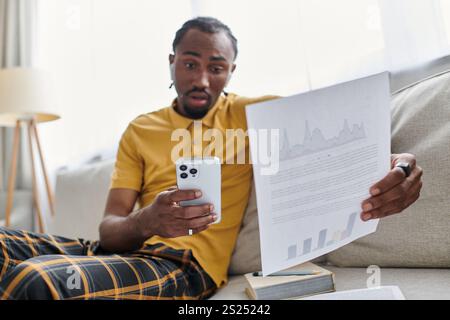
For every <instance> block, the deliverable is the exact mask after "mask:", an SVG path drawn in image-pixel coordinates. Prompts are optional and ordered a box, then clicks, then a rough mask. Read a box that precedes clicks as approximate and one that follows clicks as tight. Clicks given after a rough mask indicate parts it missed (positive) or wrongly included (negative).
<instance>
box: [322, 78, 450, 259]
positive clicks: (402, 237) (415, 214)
mask: <svg viewBox="0 0 450 320" xmlns="http://www.w3.org/2000/svg"><path fill="white" fill-rule="evenodd" d="M449 119H450V72H447V73H443V74H441V75H438V76H436V77H433V78H430V79H427V80H424V81H422V82H420V83H418V84H415V85H414V86H412V87H409V88H407V89H405V90H403V91H401V92H399V93H397V94H395V95H394V96H393V99H392V152H393V153H403V152H407V153H412V154H415V155H416V157H417V162H418V164H419V165H420V166H421V167H422V168H423V170H424V175H423V183H424V184H423V188H422V192H421V197H420V198H419V200H418V201H417V202H416V203H415V204H414V205H412V206H411V207H410V208H408V209H406V210H405V211H404V212H403V213H401V214H398V215H394V216H391V217H388V218H384V219H381V220H380V223H379V225H378V230H377V232H375V233H373V234H371V235H368V236H366V237H363V238H361V239H359V240H357V241H354V242H352V243H350V244H349V245H347V246H344V247H342V248H340V249H338V250H336V251H334V252H332V253H330V254H328V256H327V258H328V261H330V262H331V263H333V264H335V265H338V266H368V265H371V264H376V265H379V266H391V267H450V249H449V248H450V236H449V235H450V214H449V208H450V198H449V194H450V122H449Z"/></svg>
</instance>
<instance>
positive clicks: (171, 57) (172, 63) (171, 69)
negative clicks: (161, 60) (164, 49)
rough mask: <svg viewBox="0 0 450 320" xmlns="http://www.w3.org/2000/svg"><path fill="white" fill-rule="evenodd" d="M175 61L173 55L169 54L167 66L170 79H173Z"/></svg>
mask: <svg viewBox="0 0 450 320" xmlns="http://www.w3.org/2000/svg"><path fill="white" fill-rule="evenodd" d="M174 61H175V56H174V55H173V54H170V55H169V67H170V79H171V80H172V81H175V80H174V79H175V69H174V68H175V67H174V63H175V62H174Z"/></svg>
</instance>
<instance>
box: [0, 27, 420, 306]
mask: <svg viewBox="0 0 450 320" xmlns="http://www.w3.org/2000/svg"><path fill="white" fill-rule="evenodd" d="M173 50H174V53H173V54H171V55H170V56H169V62H170V66H171V73H172V80H173V82H174V85H175V88H176V91H177V98H176V99H175V100H174V101H173V103H172V105H171V106H170V107H167V108H164V109H161V110H159V111H156V112H152V113H149V114H146V115H142V116H140V117H138V118H136V119H135V120H134V121H132V122H131V123H130V125H129V126H128V128H127V129H126V131H125V132H124V134H123V136H122V139H121V142H120V147H119V151H118V154H117V161H116V165H115V169H114V173H113V176H112V183H111V189H110V192H109V196H108V200H107V204H106V209H105V217H104V219H103V221H102V223H101V225H100V242H99V243H97V242H95V243H90V242H87V241H84V240H70V239H65V238H61V237H52V236H49V235H37V234H33V233H28V232H19V231H12V230H7V229H3V228H2V229H0V232H1V233H0V244H1V249H0V296H1V298H3V299H24V298H31V299H62V298H72V299H95V298H106V299H172V298H176V299H203V298H207V297H209V296H211V295H212V294H213V293H214V291H215V290H216V289H217V288H218V287H220V286H222V285H224V284H225V283H226V281H227V270H228V265H229V262H230V258H231V254H232V251H233V248H234V244H235V240H236V238H237V235H238V232H239V227H240V223H241V221H242V217H243V213H244V211H245V207H246V204H247V201H248V197H249V191H250V187H251V179H252V167H251V165H250V164H229V163H228V162H227V163H225V162H224V164H223V165H222V221H221V222H220V223H219V224H211V223H213V222H214V220H215V219H216V217H215V215H214V208H213V207H211V206H210V205H208V204H206V205H201V206H193V207H185V208H183V207H180V206H179V205H178V202H179V201H182V200H191V199H194V198H197V197H199V196H201V190H187V191H186V190H185V191H181V190H177V189H176V187H173V185H175V184H176V176H175V165H174V163H173V159H171V151H172V150H173V148H174V147H175V146H176V143H177V142H176V141H172V139H171V137H172V133H173V132H174V130H177V129H186V130H188V131H189V132H192V130H193V127H194V124H193V122H194V120H201V126H202V128H204V129H207V128H215V129H218V130H220V132H224V131H225V130H226V129H243V130H246V129H247V124H246V119H245V112H244V110H245V106H246V105H248V104H251V103H255V102H259V101H264V100H267V99H272V98H274V97H262V98H257V99H248V98H243V97H239V96H237V95H234V94H222V93H223V92H224V91H223V90H224V88H225V86H226V84H227V82H228V80H229V79H230V76H231V75H232V74H233V72H234V71H235V69H236V65H235V63H234V61H235V59H236V56H237V53H238V50H237V41H236V39H235V37H234V36H233V35H232V33H231V31H230V29H229V28H228V27H227V26H225V25H223V24H222V23H221V22H219V21H218V20H216V19H212V18H197V19H193V20H190V21H188V22H186V23H185V24H184V25H183V27H182V28H181V29H180V30H179V31H178V32H177V34H176V37H175V40H174V42H173ZM201 143H202V144H203V143H204V142H201ZM194 144H195V143H194ZM202 146H203V145H202ZM193 147H194V149H195V145H194V146H193ZM246 150H247V151H248V144H247V145H246ZM236 152H238V150H236ZM232 156H233V157H235V156H236V154H233V155H232ZM400 162H401V163H406V164H408V166H407V167H406V168H403V169H402V168H400V167H396V164H397V163H400ZM421 175H422V170H421V168H420V167H418V166H416V163H415V157H414V156H413V155H410V154H401V155H393V156H392V170H391V171H390V172H389V174H388V175H387V176H386V177H385V178H384V179H383V180H381V181H379V182H378V183H376V184H375V185H374V186H373V187H372V188H371V190H370V192H371V194H372V197H371V198H369V199H367V200H366V201H364V202H363V203H362V213H361V219H363V220H369V219H375V218H383V217H385V216H387V215H391V214H393V213H398V212H400V211H402V210H403V209H405V208H406V207H408V206H409V205H411V204H412V203H413V202H414V201H415V200H417V198H418V197H419V192H420V189H421V185H422V182H421ZM136 202H138V203H139V207H140V209H138V210H135V211H133V209H134V207H135V203H136ZM189 230H191V231H192V232H190V231H189ZM190 233H193V234H192V235H189V234H190Z"/></svg>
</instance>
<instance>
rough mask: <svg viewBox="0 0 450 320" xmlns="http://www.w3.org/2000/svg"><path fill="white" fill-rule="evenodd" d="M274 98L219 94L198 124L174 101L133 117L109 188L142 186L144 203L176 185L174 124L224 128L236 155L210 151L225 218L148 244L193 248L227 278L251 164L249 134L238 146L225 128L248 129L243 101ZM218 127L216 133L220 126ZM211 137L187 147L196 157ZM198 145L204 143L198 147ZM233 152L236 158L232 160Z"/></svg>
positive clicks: (210, 269)
mask: <svg viewBox="0 0 450 320" xmlns="http://www.w3.org/2000/svg"><path fill="white" fill-rule="evenodd" d="M273 98H276V97H274V96H265V97H260V98H253V99H251V98H244V97H239V96H237V95H235V94H229V95H228V96H226V97H222V96H221V97H220V98H219V99H218V101H217V103H216V104H215V105H214V106H213V107H212V108H211V110H209V112H208V113H207V114H206V116H205V117H204V118H203V119H200V120H201V124H200V125H199V123H197V124H194V123H193V122H194V120H192V119H189V118H186V117H183V116H182V115H180V114H178V113H177V112H176V111H175V110H174V106H175V101H174V103H173V104H172V106H171V107H166V108H163V109H161V110H158V111H155V112H151V113H148V114H144V115H141V116H139V117H138V118H136V119H135V120H133V121H132V122H131V123H130V124H129V126H128V128H127V129H126V130H125V132H124V133H123V135H122V139H121V141H120V145H119V150H118V153H117V160H116V164H115V169H114V172H113V175H112V181H111V188H127V189H133V190H136V191H138V192H139V198H138V202H139V206H140V207H141V208H142V207H145V206H148V205H150V204H151V203H152V202H153V200H154V198H155V196H156V195H157V194H158V193H160V192H162V191H165V190H167V189H168V188H169V187H171V186H175V185H176V174H175V164H174V162H173V161H172V150H173V148H174V147H176V146H178V147H179V146H180V141H181V140H182V139H181V140H180V141H178V140H175V141H172V139H171V137H172V133H173V132H174V131H175V130H176V129H186V130H188V131H189V132H190V133H191V135H192V137H193V138H195V137H194V132H193V131H194V127H195V126H196V128H197V131H196V132H197V133H198V132H199V131H198V129H199V127H200V126H201V128H202V133H203V134H204V133H205V132H207V131H208V129H212V128H214V129H218V130H219V131H220V132H221V134H222V136H223V141H224V142H228V143H230V142H231V143H234V146H235V147H234V148H233V149H234V154H231V155H230V154H227V152H225V150H223V149H221V148H216V149H214V151H213V152H212V155H215V156H218V157H219V158H220V159H221V160H222V165H221V170H222V205H221V207H222V221H221V222H220V223H218V224H214V225H211V226H210V227H209V228H208V229H207V230H205V231H203V232H200V233H198V234H195V235H193V236H183V237H178V238H162V237H159V236H154V237H152V238H150V239H148V240H147V241H146V243H147V244H155V243H164V244H166V245H167V246H170V247H172V248H174V249H191V250H192V253H193V255H194V257H195V258H196V259H197V261H198V262H199V263H200V265H201V266H202V267H203V269H204V270H205V271H206V272H207V273H208V274H209V275H210V276H211V278H212V279H213V280H214V282H215V283H216V285H217V286H218V287H220V286H222V285H223V284H225V283H226V282H227V271H228V266H229V263H230V259H231V255H232V252H233V249H234V245H235V242H236V239H237V235H238V232H239V229H240V225H241V222H242V218H243V214H244V212H245V208H246V206H247V202H248V198H249V193H250V187H251V181H252V166H251V164H249V161H248V159H249V148H248V138H246V139H245V146H243V145H240V146H239V145H238V143H235V142H233V140H227V139H226V130H227V129H242V130H243V132H245V131H246V130H247V120H246V116H245V106H246V105H248V104H252V103H257V102H261V101H266V100H269V99H273ZM197 121H198V120H197ZM215 132H216V133H217V130H216V131H215ZM209 136H210V138H209V139H205V138H204V137H203V139H201V140H203V141H200V142H199V140H198V139H193V141H192V143H191V145H190V146H189V147H190V148H191V152H192V154H191V155H192V156H201V155H202V153H200V154H198V152H199V151H200V152H202V151H203V152H205V147H207V146H208V144H209V143H211V142H213V141H214V140H215V138H214V137H213V138H211V135H209ZM197 137H199V135H197ZM188 142H189V141H188V140H184V141H183V143H188ZM199 144H201V146H202V147H203V148H200V149H199ZM216 146H217V144H216ZM226 149H227V150H228V148H226ZM230 150H232V149H230ZM243 151H245V155H246V158H245V159H246V161H245V164H237V162H238V157H237V154H238V153H240V152H243ZM228 153H231V152H228ZM181 156H182V154H181ZM241 156H242V154H241ZM230 157H233V159H234V164H233V162H232V161H231V160H230ZM241 159H242V158H241ZM241 162H242V161H241Z"/></svg>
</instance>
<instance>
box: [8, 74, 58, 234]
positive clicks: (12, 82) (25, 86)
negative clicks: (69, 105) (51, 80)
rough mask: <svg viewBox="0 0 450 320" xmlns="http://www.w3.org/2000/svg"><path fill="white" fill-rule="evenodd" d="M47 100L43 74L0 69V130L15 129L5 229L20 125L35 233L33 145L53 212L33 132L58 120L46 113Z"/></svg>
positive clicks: (36, 201) (36, 196) (39, 213)
mask: <svg viewBox="0 0 450 320" xmlns="http://www.w3.org/2000/svg"><path fill="white" fill-rule="evenodd" d="M49 100H50V90H49V85H48V82H47V79H46V76H45V73H44V72H43V71H40V70H37V69H32V68H7V69H0V127H14V128H15V129H14V138H13V145H12V156H11V166H10V171H9V179H8V193H7V201H6V208H5V227H9V226H10V224H11V211H12V207H13V201H14V188H15V183H16V175H17V162H18V153H19V146H20V142H21V141H20V140H21V127H23V126H25V127H26V128H27V140H28V143H27V144H28V148H29V152H30V158H31V159H30V160H31V171H32V188H33V207H34V209H36V213H37V219H38V225H39V232H44V224H43V217H42V211H41V206H40V202H39V193H38V182H37V176H36V166H35V155H34V151H33V150H34V148H33V145H36V147H37V150H38V154H39V160H40V165H41V169H42V173H43V176H44V180H45V186H46V192H47V197H48V201H49V207H50V210H51V213H52V215H54V213H55V212H54V200H53V199H54V196H53V193H52V190H51V186H50V183H49V180H48V175H47V170H46V167H45V162H44V157H43V155H42V148H41V143H40V140H39V136H38V131H37V124H38V123H41V122H48V121H53V120H57V119H59V116H58V115H56V114H54V113H52V112H50V111H49V108H51V107H52V106H51V105H50V103H49ZM2 152H3V151H2ZM0 210H1V209H0Z"/></svg>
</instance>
